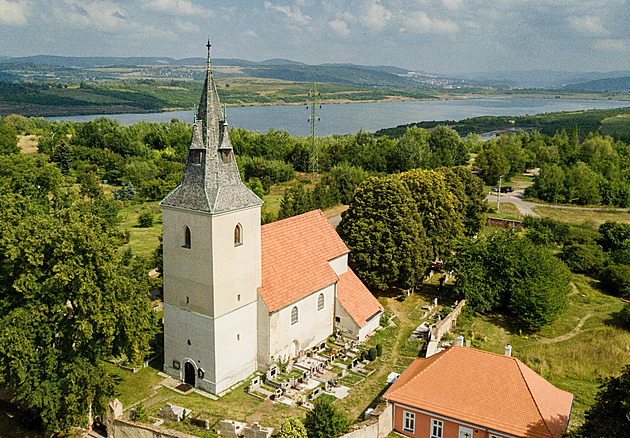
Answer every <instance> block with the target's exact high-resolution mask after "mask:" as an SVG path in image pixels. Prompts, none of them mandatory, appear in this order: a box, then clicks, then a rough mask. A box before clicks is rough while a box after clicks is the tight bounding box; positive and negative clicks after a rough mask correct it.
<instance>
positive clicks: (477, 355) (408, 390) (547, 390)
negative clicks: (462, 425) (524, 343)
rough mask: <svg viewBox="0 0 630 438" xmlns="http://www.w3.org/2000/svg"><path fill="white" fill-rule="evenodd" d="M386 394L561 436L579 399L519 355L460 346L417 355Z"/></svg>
mask: <svg viewBox="0 0 630 438" xmlns="http://www.w3.org/2000/svg"><path fill="white" fill-rule="evenodd" d="M384 398H386V399H388V400H390V401H392V402H396V403H400V404H404V405H407V406H410V407H415V408H418V409H423V410H426V411H429V412H432V413H435V414H439V415H443V416H446V417H449V418H452V419H454V420H460V421H464V422H468V423H472V424H475V425H478V426H481V427H487V428H490V429H493V430H495V431H498V432H504V433H508V434H512V435H515V436H518V437H527V438H551V437H553V438H560V436H561V435H562V432H563V431H564V430H565V429H566V426H567V423H568V421H569V416H570V414H571V406H572V403H573V394H571V393H569V392H566V391H562V390H561V389H558V388H556V387H555V386H553V385H552V384H551V383H549V382H547V381H546V380H545V379H544V378H542V377H541V376H539V375H538V374H537V373H536V372H535V371H533V370H532V369H531V368H529V367H527V365H525V364H524V363H523V362H521V361H520V360H518V359H517V358H514V357H507V356H504V355H500V354H495V353H489V352H486V351H481V350H476V349H473V348H466V347H459V346H454V347H450V348H448V349H447V350H444V351H441V352H440V353H437V354H435V355H433V356H431V357H429V358H426V359H424V358H420V359H416V360H415V361H414V362H413V363H412V364H411V365H410V366H409V368H407V370H406V371H405V372H404V373H403V374H402V375H401V376H400V378H399V379H398V380H397V381H396V382H395V383H394V384H393V385H392V386H391V388H390V389H389V390H388V391H387V392H386V393H385V395H384Z"/></svg>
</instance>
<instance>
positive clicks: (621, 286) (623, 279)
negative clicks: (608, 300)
mask: <svg viewBox="0 0 630 438" xmlns="http://www.w3.org/2000/svg"><path fill="white" fill-rule="evenodd" d="M600 280H601V285H602V287H603V288H604V289H605V290H607V291H608V292H610V293H611V294H614V295H617V296H620V297H623V298H630V266H627V265H610V266H608V267H607V268H606V269H604V270H603V271H602V273H601V274H600Z"/></svg>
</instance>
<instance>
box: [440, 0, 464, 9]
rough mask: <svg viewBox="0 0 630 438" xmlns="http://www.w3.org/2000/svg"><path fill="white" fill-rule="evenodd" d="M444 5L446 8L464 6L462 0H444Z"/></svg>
mask: <svg viewBox="0 0 630 438" xmlns="http://www.w3.org/2000/svg"><path fill="white" fill-rule="evenodd" d="M442 5H443V6H444V7H445V8H446V9H450V10H452V11H453V10H456V9H459V8H460V7H461V6H462V0H442Z"/></svg>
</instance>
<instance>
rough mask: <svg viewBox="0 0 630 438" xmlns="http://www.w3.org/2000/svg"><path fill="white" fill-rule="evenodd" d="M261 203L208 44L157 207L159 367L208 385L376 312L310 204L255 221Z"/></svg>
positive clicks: (358, 331) (368, 327) (365, 328)
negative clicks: (244, 167) (177, 160)
mask: <svg viewBox="0 0 630 438" xmlns="http://www.w3.org/2000/svg"><path fill="white" fill-rule="evenodd" d="M209 48H210V44H209V43H208V50H209ZM262 203H263V202H262V200H261V199H260V198H258V196H256V195H255V194H254V193H253V192H252V191H251V190H250V189H249V188H248V187H247V186H246V185H245V184H243V182H242V181H241V177H240V174H239V171H238V166H237V163H236V159H235V156H234V150H233V146H232V143H231V141H230V131H229V129H228V125H227V121H226V120H225V114H223V111H221V104H220V101H219V96H218V94H217V90H216V85H215V82H214V79H213V76H212V69H211V65H210V53H209V51H208V66H207V70H206V80H205V83H204V87H203V91H202V96H201V100H200V102H199V107H198V109H197V113H196V114H195V120H194V124H193V134H192V139H191V143H190V146H189V148H188V158H187V160H186V165H185V168H184V174H183V176H182V180H181V183H180V184H179V185H178V186H177V187H176V188H175V189H174V190H173V191H172V192H171V193H169V194H168V195H167V196H166V197H165V198H164V199H163V200H162V202H161V203H160V207H161V208H162V228H163V236H164V237H163V256H164V257H163V277H164V287H163V289H164V372H166V373H167V374H169V375H170V376H172V377H174V378H177V379H180V380H182V381H184V382H186V383H187V384H189V385H191V386H194V387H200V388H203V389H205V390H207V391H209V392H211V393H214V394H220V393H223V392H225V391H226V390H228V389H229V388H230V387H232V386H233V385H235V384H236V383H238V382H240V381H242V380H244V379H246V378H248V377H249V376H251V375H252V374H253V373H254V372H256V371H265V370H266V368H267V367H268V365H269V364H270V363H271V362H272V361H274V360H278V359H282V360H286V359H288V358H293V357H295V356H299V355H301V354H304V352H306V351H307V350H309V349H311V348H313V347H315V346H319V345H321V343H322V342H324V341H325V340H326V339H327V338H328V337H329V336H330V335H331V334H333V333H334V332H335V330H336V329H338V330H341V331H343V332H344V333H345V334H346V335H347V336H350V337H352V338H354V339H357V340H363V339H365V337H366V336H368V335H369V334H370V333H371V332H372V331H373V330H374V329H376V327H377V326H378V324H379V319H380V315H381V313H382V311H383V308H382V306H381V305H380V304H379V302H378V301H377V300H376V299H375V298H374V296H372V294H371V293H370V292H369V291H368V290H367V289H366V287H365V286H364V285H363V283H361V280H359V279H358V278H357V277H356V275H354V273H353V272H352V270H350V269H349V268H348V253H349V250H348V248H347V247H346V245H344V243H343V241H342V240H341V239H340V238H339V236H338V235H337V233H336V231H335V229H334V228H333V227H332V225H331V224H330V223H329V222H328V220H327V219H326V217H325V216H324V215H323V213H322V212H321V211H319V210H317V211H312V212H310V213H306V214H302V215H299V216H296V217H292V218H289V219H285V220H282V221H278V222H274V223H272V224H268V225H265V226H263V227H261V226H260V207H261V205H262Z"/></svg>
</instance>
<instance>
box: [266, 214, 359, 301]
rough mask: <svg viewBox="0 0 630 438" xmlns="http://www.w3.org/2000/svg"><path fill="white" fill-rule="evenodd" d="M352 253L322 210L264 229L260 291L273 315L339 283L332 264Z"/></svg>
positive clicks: (276, 223)
mask: <svg viewBox="0 0 630 438" xmlns="http://www.w3.org/2000/svg"><path fill="white" fill-rule="evenodd" d="M348 252H350V250H349V249H348V247H347V246H346V245H345V244H344V243H343V241H342V240H341V238H340V237H339V235H338V234H337V232H336V231H335V229H334V228H333V226H332V225H331V224H330V222H328V219H326V216H324V214H323V213H322V212H321V210H315V211H311V212H309V213H304V214H301V215H299V216H293V217H290V218H288V219H284V220H281V221H277V222H273V223H270V224H267V225H263V226H262V228H261V257H262V285H261V286H260V287H259V288H258V291H259V292H260V295H261V297H262V299H263V300H264V301H265V304H266V305H267V308H268V309H269V311H270V312H274V311H276V310H279V309H281V308H283V307H286V306H288V305H289V304H291V303H294V302H295V301H297V300H299V299H301V298H304V297H305V296H307V295H310V294H311V293H313V292H316V291H318V290H320V289H322V288H324V287H326V286H328V285H330V284H333V283H335V282H336V281H337V280H338V279H339V277H337V274H335V271H334V270H333V269H332V268H331V267H330V264H329V263H328V261H329V260H332V259H335V258H337V257H339V256H342V255H344V254H347V253H348Z"/></svg>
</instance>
